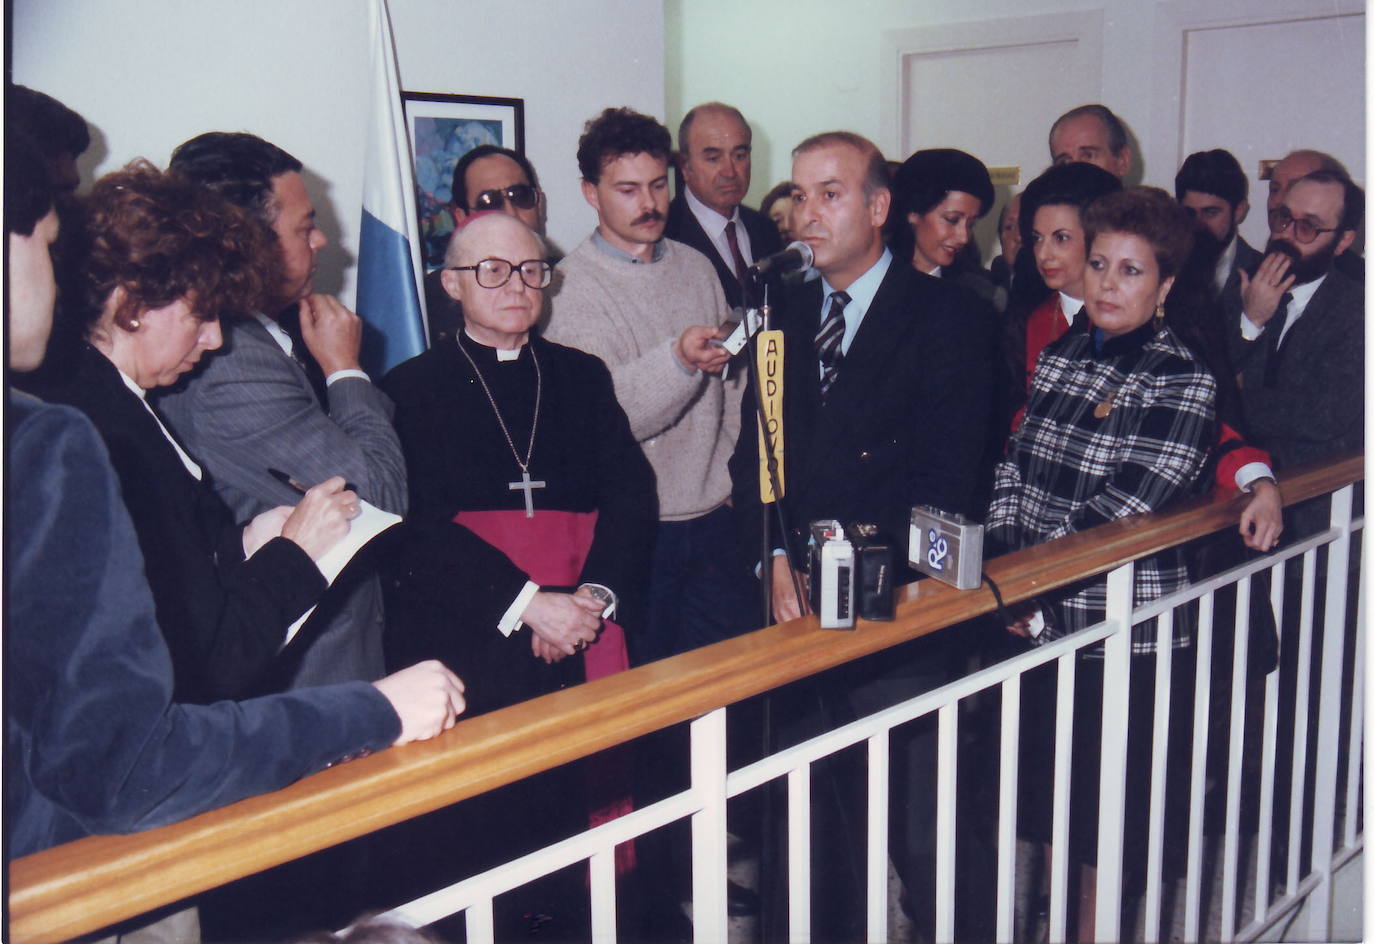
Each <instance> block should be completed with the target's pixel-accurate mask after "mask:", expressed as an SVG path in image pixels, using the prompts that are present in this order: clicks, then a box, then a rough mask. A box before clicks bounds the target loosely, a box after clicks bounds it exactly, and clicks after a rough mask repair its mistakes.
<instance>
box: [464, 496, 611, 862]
mask: <svg viewBox="0 0 1374 944" xmlns="http://www.w3.org/2000/svg"><path fill="white" fill-rule="evenodd" d="M453 520H454V522H456V523H457V524H461V525H462V526H463V527H465V528H467V529H468V530H470V531H472V533H473V534H476V535H477V536H478V537H479V538H481V539H482V540H484V541H486V542H487V543H488V544H490V545H492V546H493V547H496V548H500V549H501V551H502V552H503V553H504V554H505V555H506V556H507V557H509V558H510V559H511V562H512V563H514V564H515V566H516V567H519V568H520V569H521V570H523V571H524V572H525V573H527V574H529V575H530V579H531V580H533V581H534V582H535V583H537V584H539V585H540V586H565V587H566V586H572V585H575V584H577V582H578V580H579V578H580V575H581V573H582V565H583V564H584V563H586V560H587V554H588V553H589V552H590V551H591V546H592V534H593V532H594V531H595V530H596V512H594V511H591V512H586V511H544V510H542V509H541V510H538V511H536V512H535V515H534V517H533V518H527V517H525V514H524V512H521V511H460V512H459V513H458V514H456V515H454V517H453ZM613 589H614V588H613ZM601 626H602V628H601V634H600V635H599V636H597V638H596V642H594V643H592V644H591V645H590V646H588V647H587V648H586V649H585V650H584V651H583V652H582V665H583V671H584V672H585V673H586V678H587V681H593V680H595V679H599V678H603V677H605V676H607V675H613V674H614V673H616V672H623V671H624V670H625V669H628V668H629V667H630V659H629V654H628V652H627V650H626V648H625V633H624V631H623V630H622V629H621V628H620V625H619V624H618V623H615V622H613V621H611V620H608V619H605V620H602V621H601ZM529 658H531V659H533V658H534V654H533V653H531V654H530V656H529ZM583 770H584V771H585V775H586V780H587V797H588V800H589V803H588V808H589V811H588V814H587V819H588V823H589V824H590V825H592V826H598V825H600V824H601V823H605V822H609V821H610V820H613V819H615V818H617V817H619V816H624V815H625V814H626V813H628V812H630V811H631V810H633V809H634V805H633V804H632V802H631V800H630V797H629V796H627V795H626V794H625V789H626V784H628V783H629V782H630V780H629V778H630V776H631V773H632V770H633V766H632V762H631V757H630V753H629V750H628V749H627V748H626V747H624V746H622V747H619V748H612V749H611V750H609V751H605V752H603V753H601V754H599V755H597V756H596V757H593V758H591V759H590V762H589V763H587V764H584V765H583ZM615 858H616V871H617V872H618V873H621V874H623V873H625V872H627V871H629V870H631V869H633V868H634V864H635V852H634V843H633V842H627V843H623V844H621V845H619V846H617V847H616V855H615Z"/></svg>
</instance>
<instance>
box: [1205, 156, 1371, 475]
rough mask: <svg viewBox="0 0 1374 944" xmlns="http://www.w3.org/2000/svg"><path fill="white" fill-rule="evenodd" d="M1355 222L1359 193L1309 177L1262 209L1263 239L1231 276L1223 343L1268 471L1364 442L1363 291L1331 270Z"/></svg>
mask: <svg viewBox="0 0 1374 944" xmlns="http://www.w3.org/2000/svg"><path fill="white" fill-rule="evenodd" d="M1363 217H1364V191H1363V190H1361V189H1360V188H1359V186H1357V185H1356V184H1355V183H1353V182H1352V181H1351V180H1350V178H1349V177H1346V176H1345V175H1344V174H1340V173H1337V172H1333V171H1324V170H1323V171H1316V172H1315V173H1311V174H1308V175H1306V176H1305V177H1302V178H1300V179H1299V180H1297V181H1295V182H1294V183H1293V184H1292V185H1291V186H1290V187H1289V188H1288V190H1287V192H1286V193H1285V195H1284V197H1283V198H1282V200H1281V201H1280V202H1279V203H1278V204H1277V205H1275V206H1274V207H1273V208H1271V209H1270V210H1269V232H1270V236H1269V243H1268V245H1267V246H1266V247H1265V257H1264V260H1263V261H1262V262H1261V263H1260V264H1259V267H1258V268H1256V270H1255V272H1254V274H1253V275H1250V274H1248V273H1242V275H1241V301H1242V306H1243V311H1242V313H1241V315H1240V317H1239V319H1238V323H1237V326H1236V327H1237V329H1238V330H1236V331H1235V333H1234V335H1233V340H1232V356H1233V358H1234V361H1235V365H1236V367H1237V368H1238V370H1239V375H1240V376H1239V382H1240V387H1241V391H1240V393H1241V400H1242V403H1243V406H1244V408H1245V415H1246V418H1247V419H1248V421H1249V424H1250V430H1249V432H1250V434H1251V435H1250V438H1252V439H1253V440H1254V442H1255V444H1256V445H1257V446H1260V447H1261V448H1264V449H1267V450H1268V451H1269V452H1270V453H1271V454H1272V455H1273V456H1274V459H1275V460H1276V462H1275V464H1276V466H1277V468H1279V469H1280V470H1282V469H1283V468H1285V467H1286V466H1291V465H1296V464H1299V463H1304V462H1311V461H1313V460H1317V459H1322V458H1325V457H1328V456H1333V455H1336V454H1339V453H1344V452H1349V451H1356V450H1359V449H1361V448H1363V444H1364V286H1363V285H1362V284H1361V283H1358V282H1355V281H1354V280H1353V279H1350V278H1348V277H1347V276H1345V275H1342V274H1341V273H1340V272H1339V271H1337V270H1336V269H1335V268H1334V262H1335V259H1336V257H1337V256H1339V255H1340V254H1341V253H1343V252H1345V251H1346V250H1347V249H1349V248H1350V245H1351V244H1352V243H1353V242H1354V241H1355V237H1356V234H1357V233H1358V231H1359V227H1360V223H1361V221H1362V219H1363Z"/></svg>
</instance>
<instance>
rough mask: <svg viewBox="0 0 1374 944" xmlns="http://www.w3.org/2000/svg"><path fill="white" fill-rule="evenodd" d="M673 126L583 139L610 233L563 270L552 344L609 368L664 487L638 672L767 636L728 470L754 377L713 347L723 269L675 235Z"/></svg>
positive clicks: (618, 120) (632, 123) (586, 189)
mask: <svg viewBox="0 0 1374 944" xmlns="http://www.w3.org/2000/svg"><path fill="white" fill-rule="evenodd" d="M671 147H672V141H671V137H670V136H669V133H668V129H667V128H665V127H664V126H663V125H662V124H660V123H659V122H657V121H655V120H654V119H653V118H651V117H649V116H648V115H642V114H639V113H637V112H635V111H632V110H630V109H628V108H618V109H612V108H608V109H606V110H605V111H604V112H602V113H601V114H600V115H599V116H597V117H596V118H594V119H592V120H591V121H589V122H588V123H587V126H586V129H585V131H584V133H583V135H582V138H581V140H580V141H579V143H578V149H577V160H578V166H579V168H580V169H581V171H582V177H583V180H582V193H583V196H584V197H585V198H586V200H587V202H588V203H589V204H591V206H592V208H593V209H595V210H596V212H597V218H598V225H597V228H596V229H595V230H594V231H593V232H592V234H591V235H590V236H588V237H587V238H586V239H585V240H583V242H582V244H581V245H579V246H578V247H577V248H576V249H574V250H573V251H572V252H571V253H570V254H569V255H568V256H567V257H566V258H565V259H564V260H563V261H562V262H561V263H560V264H559V266H558V270H557V271H558V277H557V279H556V281H555V294H554V297H553V301H552V309H551V312H550V318H549V324H548V329H547V331H546V332H545V335H546V337H547V338H548V339H549V340H552V341H557V342H559V343H561V344H567V345H569V346H570V347H576V348H580V349H582V350H584V351H587V352H588V353H591V354H595V355H596V356H597V357H600V358H601V359H602V360H603V361H605V362H606V366H607V367H609V368H610V370H611V377H612V379H613V381H614V383H615V392H616V397H617V398H618V399H619V401H620V405H621V406H622V407H623V408H624V410H625V413H626V414H627V415H628V416H629V418H630V427H631V429H632V430H633V432H634V435H635V438H636V439H637V440H638V441H639V443H640V445H641V446H642V447H643V449H644V453H645V455H646V456H647V457H648V459H649V462H650V464H652V466H653V468H654V472H655V474H656V476H657V480H658V502H659V526H658V535H657V541H656V547H655V552H654V562H653V576H652V584H651V587H650V606H651V609H650V619H649V627H648V632H647V634H646V638H643V639H637V640H636V639H631V640H630V649H631V656H632V657H633V658H634V660H635V662H636V663H643V662H648V661H652V660H654V659H659V658H663V657H665V656H670V655H674V654H676V653H679V652H685V651H687V650H688V649H692V648H695V647H697V646H700V645H705V644H707V643H710V642H715V641H718V640H720V639H725V638H727V637H729V636H732V635H735V634H737V633H739V632H743V631H745V630H748V629H752V628H755V626H756V623H757V621H756V620H754V619H753V609H754V608H753V606H752V597H751V594H750V584H751V581H750V580H749V574H748V571H747V569H746V567H745V565H744V564H743V562H742V561H740V560H739V559H738V553H737V551H736V550H735V548H736V530H735V524H734V512H733V509H732V508H731V507H730V506H729V505H728V504H727V501H728V499H729V496H730V474H729V470H728V468H727V463H728V461H729V459H730V455H731V453H732V452H733V451H734V447H735V440H736V439H737V438H738V436H739V416H740V413H739V403H740V396H741V394H742V392H743V384H742V383H741V382H740V380H741V379H742V378H736V377H732V378H730V379H729V380H725V379H723V378H722V376H721V374H722V370H723V368H724V367H725V364H726V361H727V360H728V359H729V356H728V355H727V354H726V352H725V351H724V350H723V349H721V348H720V347H718V346H716V345H714V344H712V343H711V341H712V339H713V338H714V337H715V336H716V334H717V331H718V330H719V328H720V325H721V324H722V323H723V322H725V321H726V320H727V318H728V314H729V311H728V309H727V308H726V306H725V298H724V296H723V294H722V293H721V288H720V282H719V280H718V279H717V278H716V274H715V270H714V269H712V267H711V263H710V262H709V261H708V260H707V259H706V257H705V256H703V255H702V254H701V253H699V252H698V251H696V250H695V249H692V248H691V247H689V246H685V245H683V244H682V243H678V242H674V241H673V240H671V239H664V238H663V229H664V225H665V222H666V219H667V211H668V157H669V152H670V150H671Z"/></svg>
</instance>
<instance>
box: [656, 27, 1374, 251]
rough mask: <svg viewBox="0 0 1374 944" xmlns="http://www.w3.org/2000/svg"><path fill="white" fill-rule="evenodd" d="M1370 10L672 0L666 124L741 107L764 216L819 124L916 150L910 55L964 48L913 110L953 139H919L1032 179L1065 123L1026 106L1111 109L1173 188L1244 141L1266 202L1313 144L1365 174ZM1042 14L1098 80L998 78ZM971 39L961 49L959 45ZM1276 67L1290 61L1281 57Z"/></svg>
mask: <svg viewBox="0 0 1374 944" xmlns="http://www.w3.org/2000/svg"><path fill="white" fill-rule="evenodd" d="M1363 12H1364V3H1363V2H1361V0H1324V2H1322V3H1312V2H1309V0H1206V2H1188V0H1181V2H1167V0H1097V2H1093V3H1084V2H1081V0H1080V2H1074V0H920V2H912V0H850V2H848V3H846V4H843V5H840V4H836V3H833V2H830V0H665V3H664V19H665V29H666V33H665V40H666V62H667V66H668V80H667V88H666V102H667V111H668V116H667V117H668V121H669V123H670V124H671V125H672V126H673V127H676V123H677V122H678V121H679V120H680V119H681V117H682V114H683V113H684V112H685V111H686V109H687V108H689V107H690V106H691V105H693V104H696V103H698V102H702V101H707V100H710V99H716V98H719V99H722V100H724V101H728V102H731V103H732V104H735V105H737V106H738V107H739V108H740V109H741V110H742V111H743V112H744V113H745V115H746V116H747V117H748V118H749V120H750V122H751V124H752V125H753V128H754V134H755V139H754V143H755V148H754V150H755V163H754V177H753V185H752V187H751V190H750V194H749V202H750V203H752V204H755V205H757V202H758V201H759V199H760V198H761V197H762V196H763V194H764V193H766V192H767V190H768V188H769V187H771V186H772V185H773V184H774V183H776V182H777V181H779V180H782V179H785V178H786V176H787V175H788V173H789V168H790V157H789V151H790V149H791V148H792V147H793V146H794V145H795V144H797V143H798V142H799V141H800V140H802V139H803V138H804V137H806V136H807V135H810V134H813V133H815V132H818V131H825V130H830V129H834V128H847V129H850V130H853V131H857V132H859V133H861V134H865V135H867V136H869V137H871V138H873V139H874V140H875V142H876V143H877V144H878V145H879V147H881V148H882V149H883V150H884V153H887V154H888V156H889V157H893V158H896V159H901V158H903V157H905V156H906V153H907V151H906V149H904V148H902V147H900V145H901V143H902V138H903V135H902V131H901V103H900V102H899V92H900V89H899V87H900V86H901V85H902V84H903V82H904V81H905V79H906V76H904V74H903V72H902V69H901V67H900V64H899V45H900V43H908V44H910V43H917V44H920V43H922V42H924V43H925V44H926V45H927V46H928V47H933V46H939V45H941V43H945V42H946V41H948V42H949V43H950V44H951V45H948V46H946V47H945V48H946V49H947V50H948V51H945V52H939V53H933V54H931V55H930V56H928V57H927V58H926V59H924V60H922V63H921V71H920V75H921V76H922V77H924V78H925V79H926V83H925V86H924V90H925V92H926V94H927V97H925V98H923V99H921V101H920V102H919V103H917V104H911V103H908V106H909V107H908V114H910V113H911V112H918V113H920V114H922V115H925V116H929V115H931V114H934V115H935V116H937V117H938V119H939V120H938V121H937V122H935V123H936V124H938V125H939V126H940V127H939V128H938V130H937V131H936V132H935V135H936V136H937V137H938V138H939V139H938V140H923V139H922V137H921V135H920V134H919V133H917V134H915V135H914V136H913V137H914V141H913V142H912V144H913V146H916V147H920V146H926V147H928V146H956V147H964V148H966V149H967V150H970V151H973V152H974V153H975V154H979V156H981V157H985V158H986V159H987V161H988V162H989V163H993V164H995V163H1016V164H1017V165H1019V166H1021V170H1022V176H1021V186H1024V184H1025V183H1026V182H1027V181H1029V179H1031V178H1032V177H1034V176H1035V174H1037V173H1038V172H1039V171H1040V170H1042V169H1043V163H1040V162H1042V161H1046V160H1047V156H1048V155H1047V151H1046V148H1045V144H1044V135H1045V132H1046V131H1047V130H1048V126H1047V125H1048V120H1049V119H1046V120H1045V121H1043V122H1042V121H1041V119H1040V118H1039V116H1035V117H1034V120H1031V119H1028V118H1027V116H1026V114H1025V107H1026V106H1025V104H1024V100H1026V99H1028V98H1029V99H1034V100H1035V101H1037V102H1039V103H1040V104H1041V105H1045V107H1049V106H1048V105H1046V104H1045V103H1046V101H1048V100H1058V99H1063V98H1067V100H1069V101H1071V102H1072V103H1074V104H1076V103H1081V102H1086V101H1102V102H1105V103H1106V104H1108V105H1109V106H1111V107H1112V108H1113V109H1114V110H1115V111H1116V112H1117V113H1118V114H1119V115H1120V116H1121V117H1122V118H1123V119H1124V120H1125V121H1126V122H1127V124H1128V125H1129V126H1130V127H1131V129H1132V131H1133V133H1134V135H1135V137H1136V139H1137V141H1138V142H1139V145H1140V148H1139V154H1138V161H1139V163H1140V170H1139V171H1138V172H1137V174H1136V175H1135V176H1136V179H1137V180H1138V181H1140V182H1144V183H1149V184H1155V185H1157V186H1163V187H1166V188H1169V189H1172V186H1173V175H1174V172H1175V170H1176V169H1177V167H1178V164H1179V162H1180V160H1181V159H1182V157H1183V156H1185V155H1186V154H1187V153H1188V152H1189V151H1190V150H1196V149H1199V148H1210V147H1228V148H1230V149H1232V150H1233V151H1234V152H1235V153H1236V154H1237V156H1238V157H1240V158H1241V160H1242V166H1244V167H1245V168H1246V171H1247V173H1249V174H1250V175H1251V178H1252V183H1251V188H1252V189H1251V193H1252V198H1254V197H1256V196H1259V197H1262V195H1263V188H1264V185H1263V184H1262V183H1261V182H1259V181H1258V179H1257V171H1258V165H1259V161H1260V160H1261V159H1263V158H1276V157H1281V156H1282V155H1283V154H1284V153H1286V151H1287V150H1289V149H1291V148H1293V147H1298V146H1305V145H1310V146H1315V147H1319V148H1324V149H1328V150H1331V151H1332V152H1333V153H1335V154H1337V156H1339V157H1341V158H1342V159H1343V160H1345V161H1346V162H1347V163H1348V164H1349V165H1350V167H1351V171H1352V173H1353V174H1354V175H1355V176H1356V177H1357V178H1359V179H1364V165H1365V149H1364V138H1365V126H1364V117H1365V101H1364V89H1365V69H1364V46H1365V42H1364V33H1365V23H1364V20H1365V17H1364V16H1363ZM1034 20H1045V21H1050V20H1054V21H1057V22H1058V23H1060V24H1061V26H1062V28H1064V29H1071V28H1073V27H1080V28H1082V29H1083V30H1085V31H1086V32H1087V33H1088V34H1090V35H1089V36H1088V37H1087V38H1089V39H1091V45H1092V46H1093V47H1094V48H1093V49H1092V50H1091V55H1092V56H1093V57H1096V58H1094V59H1093V62H1094V63H1095V66H1094V68H1093V70H1092V71H1093V73H1094V74H1095V76H1096V78H1095V80H1090V81H1089V82H1088V83H1087V85H1086V87H1085V86H1084V85H1083V84H1082V83H1080V82H1075V83H1073V84H1072V85H1070V86H1069V87H1067V88H1066V87H1064V86H1054V87H1045V88H1043V95H1042V94H1041V92H1042V89H1040V88H1029V89H1028V88H1026V87H1025V82H1024V81H1019V82H1018V79H1020V78H1022V77H1021V76H1018V74H1017V73H1016V71H1015V69H1011V68H1008V69H999V68H998V67H997V64H996V62H997V58H998V57H997V54H996V49H997V48H999V47H997V46H996V45H995V44H996V43H1000V42H1002V41H1003V40H1002V39H1001V37H1002V36H1003V35H1005V36H1006V37H1007V39H1006V42H1007V43H1008V44H1009V45H1007V46H1005V47H1000V48H1005V49H1007V50H1009V52H1008V54H1007V56H1006V57H1005V61H1006V62H1013V61H1015V55H1016V54H1020V52H1024V50H1026V49H1028V48H1030V47H1029V46H1027V45H1020V46H1016V45H1014V44H1016V43H1017V42H1018V40H1016V39H1015V37H1014V34H1015V33H1016V31H1017V30H1018V29H1029V30H1030V31H1033V30H1034V24H1033V23H1030V22H1029V21H1034ZM1017 21H1019V22H1017ZM1028 24H1029V25H1028ZM1057 28H1058V27H1057ZM960 36H962V37H964V39H963V40H962V41H963V42H965V43H966V44H967V46H966V48H965V50H964V51H962V52H961V50H960V49H959V48H958V43H959V41H960V40H958V39H957V38H956V39H951V38H950V37H960ZM974 49H977V50H978V52H977V54H974V53H973V52H971V50H974ZM1012 50H1016V52H1012ZM1275 56H1277V57H1278V59H1279V60H1280V61H1281V62H1282V63H1283V65H1281V66H1280V67H1278V68H1274V67H1272V66H1271V65H1270V64H1269V63H1271V62H1272V61H1273V59H1274V57H1275ZM940 57H944V58H943V59H941V58H940ZM1303 62H1307V63H1322V64H1323V66H1322V67H1321V68H1319V69H1315V70H1313V69H1305V68H1303V67H1301V66H1298V65H1297V64H1298V63H1303ZM1042 65H1043V64H1042ZM942 69H943V71H942ZM1044 71H1045V70H1044V69H1043V68H1042V69H1041V70H1040V74H1043V73H1044ZM932 75H935V76H939V77H940V78H941V80H944V79H945V77H946V76H947V82H948V85H947V86H946V85H944V84H943V82H932V81H929V78H930V77H931V76H932ZM1051 81H1052V80H1051ZM917 94H919V92H918V93H917ZM929 96H934V97H935V98H936V101H935V102H934V103H932V102H931V100H930V97H929ZM1018 96H1020V97H1021V98H1022V100H1021V101H1018ZM945 100H948V101H951V102H955V101H958V102H962V103H965V104H963V105H962V106H961V107H962V110H963V112H964V114H949V113H947V112H948V110H949V109H947V108H946V109H942V103H943V102H944V101H945ZM970 101H972V102H975V103H976V105H974V106H973V107H969V106H968V105H967V104H966V103H968V102H970ZM951 107H952V106H951ZM1042 110H1043V109H1042ZM1051 112H1053V113H1057V106H1056V107H1055V108H1053V109H1051ZM1018 122H1019V123H1020V124H1022V125H1025V126H1026V127H1025V128H1024V129H1023V130H1022V131H1018V132H1016V133H1017V134H1018V135H1024V136H1025V137H1026V141H1025V144H1024V146H1023V147H1020V148H1016V149H1009V148H1007V147H1005V146H1004V145H1003V144H1002V143H1001V141H1000V139H1001V138H1005V137H1006V133H1007V132H1008V131H1009V130H1010V129H1011V128H1015V127H1016V126H1017V124H1018ZM1042 125H1043V127H1042ZM1032 126H1033V127H1032ZM994 132H999V133H1000V134H998V133H994ZM980 141H982V142H983V143H982V145H981V147H980V146H979V144H978V142H980ZM899 152H901V153H899ZM989 152H998V153H989ZM1002 152H1014V153H1002ZM1003 194H1005V191H1003ZM1252 202H1253V200H1252ZM1262 216H1263V214H1262V213H1254V214H1252V215H1251V219H1250V220H1249V222H1248V224H1247V226H1246V228H1245V232H1246V233H1247V235H1248V236H1250V237H1251V238H1252V239H1262V238H1263V231H1264V225H1263V222H1262ZM985 248H987V247H985Z"/></svg>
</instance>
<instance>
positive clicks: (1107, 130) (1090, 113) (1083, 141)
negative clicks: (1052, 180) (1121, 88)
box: [1050, 104, 1131, 180]
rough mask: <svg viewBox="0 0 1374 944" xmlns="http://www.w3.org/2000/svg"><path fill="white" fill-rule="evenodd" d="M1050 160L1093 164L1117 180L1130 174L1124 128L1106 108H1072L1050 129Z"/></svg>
mask: <svg viewBox="0 0 1374 944" xmlns="http://www.w3.org/2000/svg"><path fill="white" fill-rule="evenodd" d="M1050 160H1051V161H1053V162H1054V163H1056V164H1069V163H1073V162H1075V161H1081V162H1082V163H1085V164H1096V165H1097V166H1098V167H1100V168H1102V169H1103V170H1105V171H1107V172H1109V173H1111V174H1112V175H1114V176H1115V177H1116V178H1117V179H1118V180H1121V179H1124V178H1125V176H1126V175H1127V174H1129V173H1130V172H1131V146H1130V144H1128V143H1127V141H1126V126H1125V125H1123V124H1122V123H1121V119H1120V118H1118V117H1116V115H1115V114H1114V113H1113V112H1112V110H1111V109H1110V108H1108V107H1107V106H1106V105H1096V104H1093V105H1079V106H1078V107H1077V108H1072V109H1070V110H1069V111H1066V112H1064V114H1062V115H1060V116H1059V118H1058V120H1057V121H1055V123H1054V124H1053V125H1052V126H1051V127H1050Z"/></svg>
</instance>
